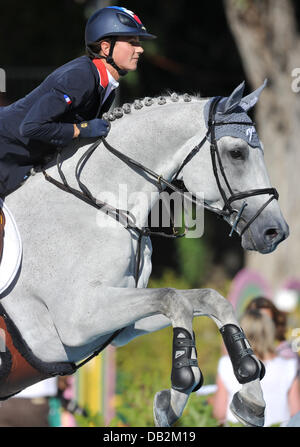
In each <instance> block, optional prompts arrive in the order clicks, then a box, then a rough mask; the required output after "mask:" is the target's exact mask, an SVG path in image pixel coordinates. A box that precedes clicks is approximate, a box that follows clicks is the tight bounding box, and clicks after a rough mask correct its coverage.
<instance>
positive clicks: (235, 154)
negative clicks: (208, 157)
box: [230, 150, 243, 159]
mask: <svg viewBox="0 0 300 447" xmlns="http://www.w3.org/2000/svg"><path fill="white" fill-rule="evenodd" d="M230 155H231V157H232V158H234V159H241V158H243V154H242V152H241V151H239V150H234V151H230Z"/></svg>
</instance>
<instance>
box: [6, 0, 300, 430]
mask: <svg viewBox="0 0 300 447" xmlns="http://www.w3.org/2000/svg"><path fill="white" fill-rule="evenodd" d="M108 5H116V6H124V7H126V8H128V9H130V10H133V11H134V12H135V13H136V14H137V15H138V16H139V17H140V18H141V20H142V22H143V23H144V25H145V26H146V27H147V30H148V31H149V32H151V33H153V34H155V35H157V36H158V38H157V39H156V40H155V41H149V42H145V44H144V49H145V52H144V55H143V57H142V60H141V62H140V64H139V68H138V70H137V71H136V72H133V73H130V74H129V75H127V76H126V77H125V78H123V79H122V80H121V83H120V88H119V97H118V102H119V103H120V104H122V103H124V102H132V101H133V100H134V99H135V98H141V97H145V96H156V95H161V94H164V93H166V92H169V91H175V92H177V93H190V94H196V93H197V94H200V95H201V96H203V97H208V96H215V95H222V96H227V95H228V94H230V93H231V92H232V90H233V89H234V88H235V87H236V86H237V85H238V84H239V83H240V82H242V81H243V80H245V81H246V91H245V93H246V94H247V93H250V91H252V90H254V89H255V88H257V87H258V86H259V85H261V83H262V82H263V80H264V79H265V78H268V86H267V88H266V89H265V90H264V92H263V94H262V96H261V99H260V101H259V103H258V105H257V107H256V109H255V111H254V114H255V116H254V120H255V122H256V123H257V127H258V130H259V134H260V138H261V140H262V141H263V143H264V148H265V158H266V164H267V166H268V171H269V174H270V179H271V184H272V186H274V187H276V188H277V190H278V191H279V196H280V198H279V203H280V206H281V209H282V211H283V214H284V216H285V218H286V220H287V222H288V224H289V226H290V233H291V235H290V237H289V239H288V240H287V241H285V242H284V243H283V244H281V245H280V246H279V247H278V249H277V250H276V252H274V253H271V254H268V255H258V254H256V253H245V252H244V251H243V250H242V248H241V247H240V240H239V237H237V236H233V237H232V238H229V237H228V234H229V227H228V226H227V224H225V223H224V222H222V221H221V220H219V219H217V218H216V216H214V215H211V214H210V213H208V212H206V213H205V231H204V235H203V237H201V238H200V239H179V240H176V241H174V240H169V239H161V238H153V241H152V242H153V258H152V259H153V273H152V276H151V280H150V284H149V286H150V287H162V286H171V287H177V288H179V289H180V288H197V287H213V288H214V289H216V290H218V291H219V292H220V293H222V294H223V295H224V296H225V297H227V298H228V299H230V300H231V301H232V303H233V304H234V305H235V307H236V309H237V311H238V312H239V313H241V312H242V311H243V309H244V307H245V306H246V305H247V303H248V302H249V301H250V300H251V299H252V298H253V297H255V296H258V295H264V296H267V297H268V298H270V299H272V300H274V302H275V303H276V305H277V306H278V307H279V308H280V309H281V310H282V311H283V312H285V313H286V314H287V315H288V322H289V324H288V328H287V337H292V336H294V337H295V334H296V332H295V331H294V332H293V330H295V329H297V328H299V327H300V320H299V290H300V272H299V267H298V266H299V262H298V261H299V253H298V251H299V242H298V241H299V240H300V225H299V224H298V221H299V216H300V203H299V185H298V179H299V175H298V166H299V165H300V163H299V162H300V151H299V140H300V129H299V125H298V123H299V120H300V80H299V83H298V77H299V78H300V68H299V67H300V51H299V50H300V4H299V2H297V0H251V1H250V0H224V1H221V0H210V1H206V2H201V3H200V4H199V5H197V6H196V4H195V2H186V1H183V0H175V1H174V0H164V1H158V0H151V1H150V0H144V1H143V2H140V1H137V0H124V1H122V2H119V1H106V0H44V1H43V2H41V1H39V0H27V1H26V2H20V1H17V0H10V2H1V16H0V17H1V27H0V55H1V56H0V68H2V69H4V70H5V73H6V92H2V93H0V102H1V103H0V105H6V104H9V103H11V102H13V101H15V100H17V99H18V98H20V97H22V96H24V95H26V94H27V93H28V92H30V91H31V90H32V89H33V88H35V87H36V86H37V85H38V84H39V83H40V82H42V80H43V79H44V78H45V77H46V76H47V75H48V74H49V73H51V72H52V71H53V70H54V69H55V68H57V67H58V66H60V65H62V64H64V63H66V62H68V61H69V60H71V59H73V58H76V57H79V56H81V55H83V54H84V28H85V23H86V20H87V18H88V17H89V16H90V15H91V14H92V13H93V12H94V11H95V10H96V9H99V8H101V7H105V6H108ZM297 68H298V70H297ZM195 331H196V335H197V348H198V356H199V364H200V367H201V369H202V371H203V373H204V377H205V385H211V384H212V385H213V384H214V383H215V375H216V367H217V362H218V359H219V357H220V355H221V339H220V336H219V334H218V331H217V327H216V326H215V325H214V324H213V323H212V321H211V320H209V319H208V318H206V317H202V318H201V319H200V318H198V319H197V321H195ZM299 331H300V330H299ZM291 334H294V335H291ZM299 335H300V334H299ZM171 347H172V332H171V330H169V329H166V330H164V331H161V332H160V333H157V334H153V335H151V336H147V337H142V338H140V339H138V340H135V341H134V342H132V343H131V344H130V345H128V346H127V347H124V348H121V349H119V350H117V351H114V350H113V349H111V350H108V352H107V353H105V354H103V355H102V356H101V357H99V358H98V359H96V360H95V361H93V362H91V363H90V364H89V365H87V366H86V367H85V369H84V370H83V372H82V373H80V374H81V375H79V376H78V377H76V378H75V380H70V384H69V385H68V386H66V387H65V388H66V389H68V393H69V394H68V398H67V399H66V400H67V401H69V402H72V403H73V404H74V405H75V403H76V405H77V407H76V405H75V407H76V408H77V410H74V409H73V410H72V411H70V415H73V416H70V418H72V417H74V414H75V419H76V424H78V425H108V424H111V426H120V425H121V426H122V425H125V426H152V424H153V421H152V401H153V397H154V394H155V392H157V391H159V390H161V389H163V388H168V387H169V386H170V368H171ZM68 387H69V388H68ZM51 411H52V415H53V414H56V416H57V421H60V422H56V424H57V425H59V424H62V425H63V424H65V425H67V426H68V424H69V423H70V424H71V422H62V418H61V416H60V415H61V414H63V413H64V411H65V410H63V409H62V406H61V405H60V403H58V405H57V406H55V405H54V404H53V405H52V410H51ZM55 411H56V413H55ZM76 411H77V413H76ZM52 420H55V417H54V418H53V419H52ZM66 420H67V418H66ZM73 423H75V422H74V420H73ZM52 424H53V425H55V423H54V422H52ZM180 424H182V425H183V426H205V425H217V422H216V421H215V420H214V419H213V418H212V416H211V409H210V406H209V403H208V400H207V399H206V396H199V395H197V396H193V398H192V402H191V403H190V405H189V406H188V409H187V410H186V412H185V413H184V415H183V417H182V419H181V422H180Z"/></svg>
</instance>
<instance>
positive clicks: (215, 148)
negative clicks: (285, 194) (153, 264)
mask: <svg viewBox="0 0 300 447" xmlns="http://www.w3.org/2000/svg"><path fill="white" fill-rule="evenodd" d="M265 85H266V81H265V82H264V84H263V85H262V86H261V87H259V88H258V89H257V90H256V91H254V92H253V93H251V94H250V95H248V96H246V97H244V98H243V91H244V83H242V84H240V85H239V86H238V87H237V88H236V89H235V90H234V92H233V93H232V94H231V95H230V96H229V97H228V98H222V97H214V98H211V99H210V100H209V101H208V102H207V103H206V105H205V108H204V116H205V122H206V127H207V129H208V132H207V139H208V140H209V142H210V155H211V156H210V157H208V156H207V153H208V151H209V149H208V147H207V144H205V145H204V146H203V147H202V148H201V150H200V151H199V153H198V154H197V156H194V157H193V158H192V159H191V160H189V162H188V163H186V164H185V165H184V167H183V171H182V174H183V181H184V183H185V185H186V187H187V189H188V190H189V191H191V192H193V193H196V194H197V192H204V195H205V203H206V207H208V208H210V207H211V209H214V210H215V212H217V213H218V214H221V215H222V216H223V217H224V219H225V220H226V221H227V222H228V223H229V224H230V225H231V226H232V228H233V229H234V230H236V231H237V232H238V233H239V234H240V236H241V238H242V246H243V248H245V249H247V250H257V251H259V252H260V253H270V252H272V251H273V250H275V248H276V247H277V245H278V244H279V243H280V242H281V241H283V240H284V239H286V238H287V237H288V234H289V229H288V225H287V223H286V222H285V220H284V218H283V216H282V214H281V211H280V208H279V205H278V201H277V199H278V194H277V191H276V189H274V188H272V187H271V185H270V181H269V178H268V174H267V170H266V167H265V163H264V153H263V149H262V145H261V142H260V140H259V138H258V135H257V133H256V130H255V127H254V123H253V122H252V121H251V119H250V118H249V116H248V115H247V112H248V110H249V109H251V108H252V107H253V106H254V105H255V104H256V102H257V100H258V98H259V95H260V93H261V91H262V90H263V88H264V87H265ZM198 163H201V164H202V167H203V164H204V168H205V169H204V170H203V169H201V172H205V173H206V174H205V175H204V176H203V175H202V176H201V178H200V176H199V175H198V176H197V164H198ZM198 172H199V164H198Z"/></svg>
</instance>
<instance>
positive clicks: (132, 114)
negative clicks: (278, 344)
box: [0, 84, 288, 427]
mask: <svg viewBox="0 0 300 447" xmlns="http://www.w3.org/2000/svg"><path fill="white" fill-rule="evenodd" d="M263 87H264V85H263V86H262V87H260V88H259V89H257V90H256V91H255V92H253V93H251V94H250V95H248V96H246V97H243V90H244V84H241V85H240V86H238V87H237V88H236V89H235V90H234V92H233V93H232V94H231V95H230V96H229V97H227V98H222V97H214V98H212V99H203V98H200V97H198V96H189V95H187V94H185V95H176V94H172V95H168V96H164V97H159V98H145V99H144V100H136V101H135V102H134V103H133V104H125V105H124V106H123V107H122V108H117V109H115V110H114V111H113V112H111V113H110V114H109V115H108V116H107V118H108V119H110V120H111V130H110V133H109V135H108V137H107V140H106V141H105V140H103V142H102V144H100V145H99V141H98V142H96V144H94V145H93V148H92V150H90V148H91V146H89V145H87V142H86V141H77V142H74V143H73V144H72V145H71V147H68V148H65V149H64V150H63V151H61V152H60V153H59V158H58V163H57V164H56V163H55V160H48V163H47V164H46V165H45V166H44V167H43V168H42V169H36V171H37V172H36V175H33V176H30V177H29V178H28V180H27V181H26V183H25V184H24V185H23V186H22V187H21V188H20V189H18V190H17V191H15V192H14V193H12V194H11V195H9V196H8V197H7V198H6V200H5V204H6V206H7V207H8V208H9V209H10V210H12V212H13V213H14V216H15V220H16V222H17V224H18V227H19V231H20V234H21V236H22V242H23V261H22V265H21V267H20V271H19V274H18V277H17V278H16V279H15V281H14V282H13V284H12V285H11V286H10V287H9V289H8V290H7V291H6V292H4V293H2V296H1V300H0V303H1V318H2V320H1V321H3V322H5V325H4V323H3V325H2V328H3V331H4V330H5V331H6V334H7V350H6V352H5V353H4V352H2V353H0V355H1V365H0V397H1V398H2V399H5V398H7V397H9V396H10V395H12V394H15V393H17V392H18V391H20V389H21V388H22V387H23V388H24V386H28V384H32V383H34V382H36V381H38V380H42V379H44V378H45V377H49V376H51V375H57V374H70V373H72V372H74V371H75V370H76V368H77V367H78V363H79V362H82V361H83V359H86V358H88V357H89V356H90V355H92V354H93V353H94V352H95V351H96V352H97V350H98V349H99V347H101V346H105V345H106V344H107V343H113V344H114V345H115V346H122V345H124V344H126V343H128V342H129V341H130V340H132V339H134V338H135V337H138V336H140V335H143V334H147V333H150V332H153V331H157V330H159V329H162V328H165V327H167V326H169V325H172V327H173V333H174V339H173V354H172V355H173V357H172V362H173V363H172V373H171V382H172V385H171V388H170V389H168V390H162V391H159V392H158V393H157V394H156V396H155V399H154V420H155V424H156V425H157V426H161V427H168V426H172V425H173V424H174V423H175V421H176V420H177V419H178V418H179V417H180V416H181V414H182V411H183V409H184V407H185V405H186V403H187V400H188V397H189V395H190V393H191V392H193V391H195V390H196V389H198V388H199V387H200V386H201V384H202V374H201V371H200V369H199V367H198V363H197V359H196V357H197V356H196V349H195V335H194V333H193V328H192V322H193V318H194V317H195V316H202V315H206V316H209V317H210V318H211V319H212V320H213V321H214V322H215V323H216V325H217V327H218V328H219V330H220V331H221V334H222V336H223V338H224V341H225V345H226V347H227V349H228V352H229V355H230V357H231V360H232V364H233V368H234V371H235V374H236V377H237V379H238V380H239V382H240V383H241V390H240V391H239V392H238V393H237V394H236V395H235V396H234V398H233V401H232V403H231V409H232V411H233V412H234V413H235V414H236V416H237V417H238V418H239V419H240V420H241V421H242V422H243V423H245V424H247V425H253V426H261V425H263V423H264V408H265V402H264V399H263V395H262V391H261V387H260V380H261V378H262V377H263V374H264V368H263V365H262V363H261V362H260V361H259V360H258V359H257V358H256V357H255V355H254V354H253V351H252V350H251V347H250V345H249V343H248V341H247V339H246V338H245V335H244V333H243V331H242V329H241V328H240V326H239V324H238V322H237V319H236V316H235V313H234V310H233V308H232V306H231V305H230V303H229V302H228V300H227V299H225V298H224V297H222V296H221V295H220V294H219V293H218V292H216V291H215V290H212V289H194V290H176V289H174V288H170V287H166V288H161V289H151V288H150V289H149V288H147V283H148V279H149V276H150V274H151V253H152V246H151V239H150V237H149V232H147V231H146V229H147V219H148V215H149V212H150V210H151V208H152V207H153V206H154V204H155V202H156V201H157V200H158V198H159V194H160V193H161V191H162V190H163V189H164V188H165V187H166V186H167V185H169V186H171V187H172V185H173V183H172V181H173V179H174V178H177V179H178V180H180V181H182V182H183V183H184V185H185V187H186V189H187V190H188V191H189V192H190V193H193V199H192V200H194V203H196V204H200V200H199V198H200V196H201V197H202V195H203V194H204V198H205V200H204V202H201V204H202V206H204V207H205V208H207V209H209V210H211V211H213V212H215V213H216V214H219V215H221V216H222V217H223V218H224V219H226V220H227V221H228V223H229V224H230V226H231V227H232V228H233V230H235V231H236V232H237V233H238V234H240V235H241V243H242V246H243V247H244V248H245V249H248V250H256V251H259V252H260V253H270V252H272V251H273V250H275V248H276V247H277V245H278V244H279V243H280V242H281V241H282V240H284V239H285V238H286V237H287V236H288V226H287V224H286V222H285V220H284V218H283V217H282V214H281V211H280V208H279V205H278V201H277V199H278V195H277V192H276V190H275V189H274V188H271V186H270V181H269V178H268V175H267V171H266V167H265V164H264V157H263V149H262V145H261V143H260V141H259V139H258V136H257V134H256V131H255V128H254V127H253V126H254V125H253V123H252V122H251V120H250V118H249V117H248V115H247V111H248V110H249V109H250V108H251V107H253V106H254V105H255V103H256V101H257V100H258V97H259V95H260V93H261V90H262V88H263ZM104 143H105V145H104ZM89 144H90V143H89ZM116 148H117V149H116ZM76 167H77V169H76ZM156 173H158V175H157V176H156ZM46 180H50V182H49V181H46ZM125 190H126V194H123V192H124V191H125ZM105 204H107V206H105ZM90 205H92V206H90ZM104 210H105V212H103V211H104ZM113 210H115V211H116V213H115V215H113ZM120 210H121V211H120ZM120 216H121V217H120ZM126 219H127V220H126ZM125 221H126V222H125ZM124 222H125V223H124ZM137 263H138V268H137ZM112 335H113V336H112ZM16 350H17V352H15V351H16ZM9 354H10V357H9ZM13 354H14V355H16V356H18V358H21V359H22V362H23V360H24V359H25V360H26V362H27V363H26V366H24V371H25V370H26V374H27V376H28V377H29V375H30V374H29V373H28V371H31V370H30V368H32V369H33V370H34V372H32V371H31V372H32V376H31V379H29V380H28V381H27V382H26V381H23V382H22V380H21V381H19V382H18V378H16V377H17V375H18V374H17V371H16V367H15V366H14V365H15V363H14V362H13V361H11V358H12V357H13ZM25 360H24V362H25ZM157 360H159V359H157ZM9 362H10V363H9ZM22 362H21V363H22ZM24 364H25V363H24ZM13 368H15V369H14V370H13V374H12V372H11V369H13ZM10 374H11V375H13V376H14V377H13V378H12V377H11V375H10ZM28 377H27V378H28ZM32 377H33V378H32ZM20 384H22V385H20Z"/></svg>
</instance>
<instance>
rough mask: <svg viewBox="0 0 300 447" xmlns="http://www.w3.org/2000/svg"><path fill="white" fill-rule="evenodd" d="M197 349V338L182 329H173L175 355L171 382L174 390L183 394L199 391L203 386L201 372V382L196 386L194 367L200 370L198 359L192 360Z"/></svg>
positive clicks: (173, 356)
mask: <svg viewBox="0 0 300 447" xmlns="http://www.w3.org/2000/svg"><path fill="white" fill-rule="evenodd" d="M193 348H194V349H195V351H196V347H195V336H194V338H192V337H191V335H190V333H189V332H188V331H187V330H186V329H184V328H181V327H176V328H173V355H172V373H171V382H172V388H173V389H174V390H177V391H180V392H182V393H190V392H192V391H197V390H198V389H199V388H200V387H201V386H202V384H203V375H202V373H201V371H200V369H199V372H200V381H199V383H198V384H197V385H196V386H195V376H194V373H193V370H192V366H195V367H197V368H199V366H198V361H197V359H192V358H191V357H192V349H193ZM196 356H197V352H196Z"/></svg>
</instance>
